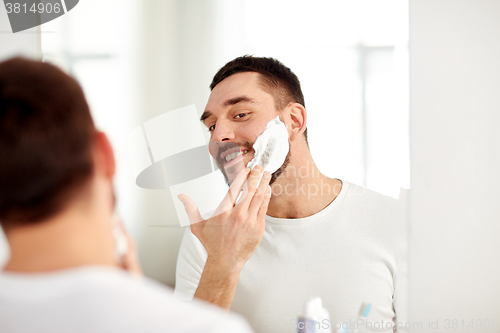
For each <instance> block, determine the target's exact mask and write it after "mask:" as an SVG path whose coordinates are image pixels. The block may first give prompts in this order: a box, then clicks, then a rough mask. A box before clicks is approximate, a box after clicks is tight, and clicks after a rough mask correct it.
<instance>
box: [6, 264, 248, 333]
mask: <svg viewBox="0 0 500 333" xmlns="http://www.w3.org/2000/svg"><path fill="white" fill-rule="evenodd" d="M2 278H3V281H4V282H9V281H10V282H12V283H13V284H15V285H16V286H17V288H16V289H17V291H16V290H13V291H10V293H9V294H8V295H7V296H8V297H4V300H5V301H6V302H7V301H8V300H12V302H13V304H17V306H16V307H17V308H18V309H14V308H11V309H10V310H9V311H11V313H18V314H19V315H18V318H19V320H16V319H15V318H13V319H12V322H11V325H13V326H16V327H19V325H22V324H21V322H22V318H23V317H26V316H29V315H30V314H33V315H35V314H36V315H37V316H40V313H42V312H44V311H46V312H47V313H46V316H44V317H47V319H46V320H44V321H42V322H40V323H39V324H40V325H42V326H43V325H48V326H47V328H49V327H50V328H53V330H52V331H54V332H59V331H58V329H59V328H61V327H62V326H58V325H56V324H51V321H50V320H49V319H50V318H51V317H53V316H54V311H52V310H51V308H54V309H60V312H62V313H63V314H64V317H65V318H66V322H65V323H61V325H62V324H64V325H66V324H67V325H70V326H71V325H73V324H71V323H79V322H81V321H82V320H83V319H85V321H86V322H89V323H92V325H93V328H95V329H96V331H103V330H104V331H105V330H108V329H110V330H111V329H112V328H115V329H119V330H120V331H122V332H123V331H124V332H133V331H142V332H160V331H175V332H202V331H203V332H245V333H247V332H250V329H249V328H248V325H247V324H246V322H245V321H244V320H243V319H242V318H240V317H238V316H235V315H230V316H227V314H226V313H224V312H223V311H222V310H220V309H218V308H216V307H215V306H211V305H209V304H205V303H202V302H201V301H191V302H182V301H179V300H176V299H174V298H173V296H172V291H173V290H172V288H170V287H168V286H166V285H162V284H161V283H159V282H157V281H154V280H152V279H149V278H147V277H144V278H135V277H133V276H132V275H130V274H128V273H127V272H125V271H121V270H119V269H112V268H107V267H82V268H77V269H71V270H68V272H64V273H62V274H59V275H57V274H54V275H53V276H40V277H30V278H26V279H19V278H17V277H16V278H14V279H13V278H12V277H5V276H4V277H2ZM22 280H24V281H22ZM37 289H45V290H39V291H38V292H37ZM0 294H2V293H1V292H0ZM35 304H46V305H47V306H45V307H44V310H43V311H42V310H41V308H40V307H39V306H38V305H37V306H34V305H35ZM21 305H22V306H21ZM75 309H80V310H78V311H75ZM1 310H2V309H1V307H0V312H1ZM17 310H19V311H17ZM58 315H59V314H58ZM54 319H56V318H54ZM76 331H78V330H76ZM113 331H114V329H113Z"/></svg>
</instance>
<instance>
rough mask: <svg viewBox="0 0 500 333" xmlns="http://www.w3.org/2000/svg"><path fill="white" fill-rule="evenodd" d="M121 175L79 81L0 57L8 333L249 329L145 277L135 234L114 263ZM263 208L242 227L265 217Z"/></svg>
mask: <svg viewBox="0 0 500 333" xmlns="http://www.w3.org/2000/svg"><path fill="white" fill-rule="evenodd" d="M114 173H115V162H114V157H113V152H112V149H111V146H110V144H109V142H108V140H107V138H106V136H105V135H104V133H102V132H99V131H97V130H96V129H95V127H94V123H93V121H92V118H91V115H90V111H89V108H88V105H87V102H86V101H85V98H84V95H83V91H82V89H81V88H80V86H79V85H78V83H77V82H76V81H75V80H74V79H72V78H71V77H69V76H68V75H66V74H64V73H63V72H62V71H60V70H59V69H57V68H56V67H54V66H52V65H50V64H46V63H41V62H35V61H30V60H26V59H22V58H14V59H11V60H8V61H5V62H3V63H0V221H1V226H2V227H3V229H4V231H5V234H6V236H7V240H8V242H9V245H10V249H11V251H10V252H11V257H10V259H9V261H8V262H7V264H6V266H5V267H4V268H3V271H2V272H1V273H0V331H1V332H10V333H13V332H51V333H57V332H214V333H215V332H227V333H233V332H244V333H248V332H250V331H251V330H250V328H249V326H248V324H246V322H245V321H243V320H242V319H241V318H239V316H236V315H229V316H227V314H226V313H224V311H221V310H219V309H218V308H216V307H214V306H209V305H208V304H203V303H202V302H194V303H193V304H189V303H185V302H178V301H176V300H174V299H173V297H172V296H171V290H170V289H169V288H167V287H164V286H162V285H160V284H159V283H156V282H154V281H152V280H149V279H147V278H145V277H142V278H141V277H140V275H141V274H140V273H141V271H140V267H139V265H138V262H137V260H136V256H135V252H134V248H133V244H132V243H131V242H130V240H129V243H128V249H129V250H128V252H126V253H125V255H124V256H123V257H121V258H120V257H118V258H117V248H118V247H117V245H116V241H115V238H114V237H113V233H117V234H120V231H119V230H120V229H117V227H114V229H113V223H112V220H113V214H114V213H113V212H114V206H115V197H114V191H113V186H112V181H113V176H114ZM259 176H260V174H259V173H258V172H252V173H251V174H250V176H249V177H250V178H249V179H254V178H258V177H259ZM243 178H244V179H246V174H245V175H244V177H243ZM263 184H264V185H263V186H267V184H265V182H263ZM248 193H249V195H248V198H249V199H248V202H250V204H249V205H250V206H251V207H253V206H257V207H259V208H260V207H261V206H262V207H263V209H264V210H266V209H267V208H266V207H267V202H268V199H269V196H268V197H267V200H266V197H265V196H261V197H260V198H257V195H255V196H254V195H253V194H254V193H256V191H255V188H252V187H251V186H249V192H248ZM257 199H259V200H260V201H259V200H257ZM248 202H247V203H248ZM238 209H239V210H238V214H240V215H241V214H242V213H244V212H243V211H242V210H241V208H238ZM235 211H236V209H230V210H228V212H227V213H226V214H225V215H220V216H219V217H217V218H215V219H211V220H209V221H208V223H217V221H219V220H220V219H221V218H222V217H228V216H231V215H232V214H234V212H235ZM264 214H265V213H264ZM264 214H262V219H257V217H256V215H255V214H253V215H252V214H247V215H246V216H247V217H248V219H246V220H245V221H244V222H245V223H252V221H254V220H259V221H260V220H262V223H263V217H264ZM121 232H124V230H122V231H121ZM122 235H123V234H122Z"/></svg>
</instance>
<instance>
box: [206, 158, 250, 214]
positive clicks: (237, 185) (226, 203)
mask: <svg viewBox="0 0 500 333" xmlns="http://www.w3.org/2000/svg"><path fill="white" fill-rule="evenodd" d="M249 172H250V169H249V168H245V169H243V170H241V172H240V173H239V174H238V175H237V176H236V178H235V179H234V180H233V182H232V183H231V186H230V187H229V190H228V191H227V194H226V196H225V197H224V199H223V200H222V202H221V203H220V205H219V207H217V209H216V210H215V212H214V216H216V215H219V214H221V213H224V212H226V211H228V210H230V209H231V208H233V207H234V204H235V202H236V199H238V195H239V194H240V192H241V189H242V187H243V185H244V184H245V181H246V180H247V176H248V173H249Z"/></svg>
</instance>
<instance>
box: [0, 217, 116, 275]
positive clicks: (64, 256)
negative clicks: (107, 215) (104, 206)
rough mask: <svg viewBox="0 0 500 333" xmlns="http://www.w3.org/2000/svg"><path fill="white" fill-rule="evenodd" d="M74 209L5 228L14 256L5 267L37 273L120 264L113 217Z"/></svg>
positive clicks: (13, 270)
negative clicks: (115, 250) (105, 218)
mask: <svg viewBox="0 0 500 333" xmlns="http://www.w3.org/2000/svg"><path fill="white" fill-rule="evenodd" d="M98 220H99V217H98V216H97V215H96V214H91V213H88V214H82V212H81V211H77V210H75V209H70V210H68V211H65V212H63V213H62V214H58V215H57V216H56V217H54V218H51V219H49V220H46V221H42V222H38V223H34V224H29V225H25V226H17V227H12V228H9V229H8V230H6V231H5V234H6V236H7V240H8V242H9V245H10V252H11V256H10V259H9V261H8V262H7V265H6V266H5V267H4V268H3V269H4V270H5V271H10V272H22V273H36V272H48V271H54V270H60V269H66V268H72V267H77V266H83V265H107V266H116V263H115V260H114V257H113V239H112V233H111V221H109V229H110V230H107V231H106V227H104V226H105V225H106V223H103V220H102V219H101V221H98Z"/></svg>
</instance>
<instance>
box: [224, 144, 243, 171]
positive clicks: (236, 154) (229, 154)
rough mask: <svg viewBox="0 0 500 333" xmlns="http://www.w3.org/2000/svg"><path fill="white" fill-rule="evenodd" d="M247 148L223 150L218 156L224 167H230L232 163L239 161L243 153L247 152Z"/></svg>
mask: <svg viewBox="0 0 500 333" xmlns="http://www.w3.org/2000/svg"><path fill="white" fill-rule="evenodd" d="M247 153H248V150H246V149H245V150H241V149H240V148H233V149H229V150H226V151H225V152H223V153H222V154H221V155H220V157H221V159H222V161H223V162H224V167H225V168H227V167H230V166H232V165H233V164H236V163H237V162H238V161H240V160H241V159H242V158H243V155H245V154H247Z"/></svg>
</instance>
